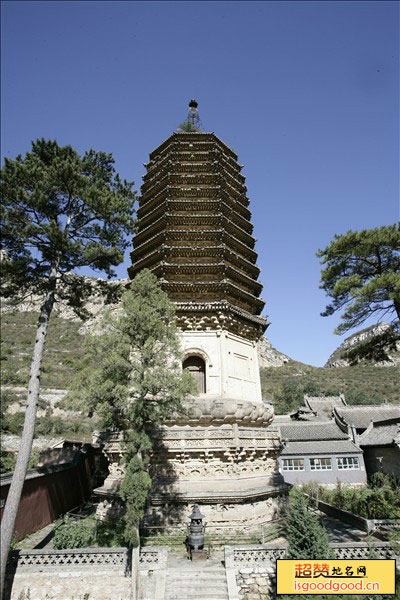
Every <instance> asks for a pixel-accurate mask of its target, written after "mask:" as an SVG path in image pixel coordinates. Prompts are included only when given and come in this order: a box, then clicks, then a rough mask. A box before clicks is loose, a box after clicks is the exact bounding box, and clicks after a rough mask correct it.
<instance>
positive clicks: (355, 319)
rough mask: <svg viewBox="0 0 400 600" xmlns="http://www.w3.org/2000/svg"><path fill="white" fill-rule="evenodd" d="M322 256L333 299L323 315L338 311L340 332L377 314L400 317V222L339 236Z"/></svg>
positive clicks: (323, 280)
mask: <svg viewBox="0 0 400 600" xmlns="http://www.w3.org/2000/svg"><path fill="white" fill-rule="evenodd" d="M317 256H319V257H320V258H321V264H322V265H323V267H324V268H323V269H322V271H321V285H320V287H321V289H323V290H325V292H326V294H327V295H328V296H329V297H330V298H331V299H332V302H331V303H330V304H328V305H327V307H326V309H325V311H324V312H323V313H321V315H322V316H324V317H325V316H329V315H332V314H333V313H335V312H337V311H344V312H343V313H342V315H341V318H342V323H341V324H340V325H339V326H338V327H337V328H336V330H335V332H336V333H338V334H341V333H345V332H347V331H349V330H351V329H354V328H355V327H359V326H360V325H362V324H363V323H364V322H365V320H366V319H368V318H370V317H373V316H376V317H378V318H379V319H381V318H391V319H393V321H394V324H395V325H398V323H399V320H400V225H399V224H394V225H390V226H387V227H378V228H376V229H369V230H362V231H348V232H347V233H346V234H344V235H336V236H335V238H334V240H333V241H332V242H331V243H330V244H329V246H327V247H326V248H325V249H324V250H319V251H318V253H317Z"/></svg>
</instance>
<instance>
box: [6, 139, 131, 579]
mask: <svg viewBox="0 0 400 600" xmlns="http://www.w3.org/2000/svg"><path fill="white" fill-rule="evenodd" d="M132 185H133V183H132V182H128V181H122V180H121V179H120V177H119V175H118V174H117V173H116V171H115V168H114V159H113V157H112V155H111V154H106V153H104V152H95V151H94V150H89V151H88V152H86V153H85V154H84V155H83V156H80V155H79V154H78V152H76V150H74V149H73V148H71V146H64V147H62V146H59V145H58V144H57V142H56V141H46V140H44V139H39V140H36V141H35V142H33V143H32V151H31V152H27V153H26V155H25V157H22V156H21V155H19V156H17V157H16V159H15V160H11V159H7V158H6V159H5V164H4V166H3V168H2V169H1V179H0V190H1V199H2V203H1V213H0V214H1V225H2V241H1V256H2V271H3V278H2V290H1V291H2V294H3V296H5V297H7V298H10V297H11V298H13V297H14V298H17V299H18V300H21V299H23V298H24V297H25V296H26V295H27V294H35V295H37V296H39V297H41V298H42V299H43V302H42V305H41V308H40V314H39V320H38V325H37V332H36V340H35V346H34V352H33V357H32V364H31V371H30V379H29V386H28V399H27V406H26V412H25V422H24V428H23V432H22V439H21V444H20V450H19V453H18V459H17V464H16V467H15V471H14V476H13V480H12V483H11V486H10V491H9V494H8V497H7V502H6V506H5V510H4V515H3V520H2V524H1V536H2V550H1V559H2V560H1V562H2V577H1V582H2V586H3V582H4V573H5V568H6V558H7V554H8V548H9V545H10V542H11V537H12V533H13V529H14V523H15V518H16V514H17V510H18V504H19V500H20V497H21V492H22V487H23V483H24V479H25V474H26V470H27V467H28V462H29V455H30V452H31V447H32V439H33V433H34V426H35V418H36V411H37V405H38V400H39V386H40V371H41V363H42V356H43V349H44V344H45V339H46V333H47V328H48V323H49V319H50V315H51V313H52V310H53V306H54V303H55V302H57V300H58V299H63V300H64V302H67V303H68V304H69V305H70V306H71V307H72V308H73V309H74V310H75V312H76V313H77V314H78V315H80V316H83V315H84V314H85V310H84V303H85V300H86V298H87V297H88V295H89V294H92V293H94V291H95V290H96V291H101V288H102V286H101V283H100V282H96V283H97V285H96V287H94V284H93V280H90V279H85V278H83V277H82V276H79V275H76V274H73V271H74V270H76V269H80V268H82V267H91V268H92V269H94V270H98V271H103V272H105V273H106V274H107V276H108V277H111V276H113V275H114V274H115V272H114V270H113V266H115V265H118V264H119V263H120V262H121V261H122V260H123V256H124V250H125V248H126V247H127V246H128V244H129V241H128V239H127V236H128V235H129V234H131V233H133V230H134V219H133V204H134V200H135V193H134V192H133V191H132ZM104 283H106V282H104Z"/></svg>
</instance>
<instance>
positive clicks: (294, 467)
mask: <svg viewBox="0 0 400 600" xmlns="http://www.w3.org/2000/svg"><path fill="white" fill-rule="evenodd" d="M282 470H283V471H304V459H303V458H284V459H283V462H282Z"/></svg>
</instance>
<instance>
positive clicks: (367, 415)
mask: <svg viewBox="0 0 400 600" xmlns="http://www.w3.org/2000/svg"><path fill="white" fill-rule="evenodd" d="M334 412H335V413H336V415H338V416H339V418H340V419H341V420H343V421H344V422H345V423H346V424H347V425H349V426H350V425H354V427H355V428H356V429H367V427H368V425H369V424H370V423H371V421H386V420H387V419H395V418H396V417H400V404H381V405H380V406H376V405H374V406H367V405H361V406H343V407H342V406H336V407H335V409H334Z"/></svg>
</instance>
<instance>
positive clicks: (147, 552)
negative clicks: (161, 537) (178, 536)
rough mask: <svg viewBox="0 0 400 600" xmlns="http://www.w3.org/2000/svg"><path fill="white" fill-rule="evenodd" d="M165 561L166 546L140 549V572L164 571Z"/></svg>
mask: <svg viewBox="0 0 400 600" xmlns="http://www.w3.org/2000/svg"><path fill="white" fill-rule="evenodd" d="M167 560H168V549H167V547H166V546H148V547H147V548H140V557H139V569H140V570H141V571H147V570H149V571H150V570H151V571H155V570H158V569H166V568H167Z"/></svg>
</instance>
